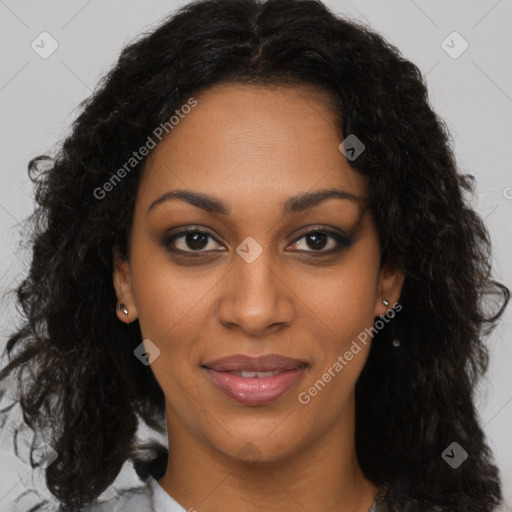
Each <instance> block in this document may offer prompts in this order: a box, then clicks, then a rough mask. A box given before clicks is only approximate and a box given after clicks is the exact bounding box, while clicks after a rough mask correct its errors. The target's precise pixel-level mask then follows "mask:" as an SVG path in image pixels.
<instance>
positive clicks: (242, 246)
mask: <svg viewBox="0 0 512 512" xmlns="http://www.w3.org/2000/svg"><path fill="white" fill-rule="evenodd" d="M195 99H196V100H197V101H198V104H197V106H195V107H194V108H192V109H191V112H190V113H189V114H187V115H183V118H180V122H179V124H177V125H176V126H175V127H174V129H173V130H172V131H171V132H170V133H169V134H168V135H167V136H166V137H165V138H163V139H162V141H161V142H160V143H159V144H158V146H157V147H156V148H155V149H154V150H153V152H152V153H151V155H150V156H149V159H148V162H147V168H146V171H145V174H144V176H143V178H142V181H141V184H140V188H139V191H138V195H137V198H136V206H135V212H134V220H133V226H132V233H131V240H130V259H129V263H128V262H122V261H120V260H117V259H116V269H115V271H114V283H115V287H116V292H117V296H118V299H119V300H120V301H121V302H123V303H125V304H126V305H127V307H128V310H129V317H128V321H130V322H131V321H133V320H135V319H136V318H138V320H139V322H140V327H141V330H142V334H143V337H144V339H149V340H151V342H152V343H153V344H154V345H156V346H157V347H158V349H159V350H160V354H159V356H158V357H157V358H156V359H155V360H154V362H152V365H151V366H152V370H153V372H154V374H155V376H156V378H157V380H158V382H159V384H160V386H161V387H162V389H163V391H164V393H165V397H166V409H167V410H166V414H167V422H168V429H169V433H170V437H171V439H174V438H176V439H180V440H181V441H182V442H184V443H187V442H188V443H195V444H196V445H201V446H203V447H204V448H205V449H214V450H215V451H216V453H219V452H221V453H223V454H224V455H227V456H229V457H233V458H239V459H244V458H245V457H247V456H249V457H251V456H252V457H253V458H258V459H260V460H261V461H265V460H266V461H272V460H279V459H282V458H285V457H288V456H291V455H293V454H294V453H299V452H300V451H301V450H303V449H305V448H306V447H310V446H312V445H313V444H314V443H315V442H317V441H320V440H322V439H327V438H329V436H330V435H331V434H332V435H333V436H335V435H338V436H339V433H340V432H343V431H344V432H346V433H349V434H350V433H351V432H352V429H353V423H354V386H355V383H356V380H357V378H358V376H359V374H360V372H361V370H362V368H363V366H364V363H365V360H366V357H367V355H368V351H369V348H370V342H371V340H370V338H368V340H367V343H366V344H364V343H362V342H361V341H360V340H361V339H362V338H361V336H360V337H359V339H358V335H360V334H361V333H363V332H364V330H365V328H369V327H371V326H373V322H374V317H375V316H377V315H382V314H384V313H385V312H386V311H387V309H389V308H386V307H385V306H384V305H383V304H382V299H383V298H384V299H387V300H389V302H390V304H393V303H394V302H395V301H396V300H398V298H399V295H400V289H401V285H402V276H401V274H399V273H398V272H397V271H396V270H395V269H393V268H392V267H390V266H388V265H386V266H384V267H383V269H382V270H381V271H380V269H379V263H380V252H379V250H380V249H379V243H378V237H377V233H376V230H375V226H374V223H373V221H372V216H371V210H369V209H365V206H366V205H367V203H366V201H365V198H366V197H367V194H368V189H367V184H366V183H365V180H364V178H363V177H362V176H361V175H360V174H359V173H357V172H355V171H354V170H352V169H351V167H350V166H349V165H348V162H347V160H346V158H345V156H344V155H343V154H342V152H341V151H340V149H339V145H340V143H341V142H342V140H343V136H342V134H341V133H340V131H339V129H338V124H337V119H336V118H335V116H334V114H333V113H332V111H331V109H330V108H329V106H328V103H327V98H326V97H325V96H322V95H321V93H318V92H317V93H316V94H315V93H314V91H312V90H311V89H309V88H307V87H279V88H268V87H257V86H248V85H219V86H215V87H213V88H210V89H209V90H207V91H206V92H203V93H201V94H199V95H197V96H196V98H195ZM187 110H188V109H187ZM357 135H358V136H359V138H361V139H362V140H363V142H364V134H357ZM326 190H336V191H339V194H338V196H337V197H335V196H334V194H332V195H331V197H328V198H324V199H323V200H321V199H322V198H321V196H317V194H318V193H319V192H323V191H326ZM175 191H184V192H186V193H187V194H188V197H189V200H188V201H187V200H186V197H187V196H184V195H182V196H181V198H176V197H174V198H172V197H171V196H170V195H167V197H166V194H169V193H170V192H175ZM194 194H201V196H200V198H198V197H199V196H198V197H196V196H194ZM184 229H193V230H197V231H199V233H197V232H196V233H194V232H191V233H188V234H187V233H183V230H184ZM180 233H181V234H180ZM177 235H179V236H177ZM119 315H120V318H124V315H122V313H121V312H119ZM354 340H355V341H356V345H354ZM148 346H149V347H151V345H148ZM356 346H357V347H359V350H357V348H356ZM150 352H151V348H150ZM347 353H351V354H352V357H350V355H348V354H347ZM263 355H270V357H269V358H267V360H266V361H263V362H262V361H259V360H254V359H253V358H257V357H258V356H263ZM228 356H236V357H234V358H233V359H231V360H230V361H228V362H222V361H221V362H219V363H218V364H216V363H215V362H214V361H215V360H218V359H220V358H225V357H228ZM239 356H245V357H239ZM276 356H283V358H281V357H276ZM286 358H288V359H286ZM340 358H341V359H340ZM342 361H343V363H342ZM336 363H337V364H336ZM141 364H142V363H141ZM340 366H341V368H340ZM255 370H260V371H268V372H272V373H271V374H270V373H269V374H263V375H262V374H257V375H255V376H254V374H253V373H245V372H251V371H255ZM242 371H244V373H243V374H242V373H241V372H242ZM275 372H277V373H275ZM326 373H327V374H328V376H327V377H325V374H326ZM329 375H330V378H329ZM319 379H320V380H322V382H323V384H322V383H318V382H317V381H319ZM315 382H316V387H315ZM311 389H313V390H312V391H311ZM315 390H316V392H315Z"/></svg>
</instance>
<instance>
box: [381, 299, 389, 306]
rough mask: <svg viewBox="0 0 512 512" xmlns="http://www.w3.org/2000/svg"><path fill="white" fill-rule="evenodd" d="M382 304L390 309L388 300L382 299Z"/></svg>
mask: <svg viewBox="0 0 512 512" xmlns="http://www.w3.org/2000/svg"><path fill="white" fill-rule="evenodd" d="M382 304H384V306H386V307H388V306H389V301H388V300H386V299H382Z"/></svg>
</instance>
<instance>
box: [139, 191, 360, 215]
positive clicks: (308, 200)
mask: <svg viewBox="0 0 512 512" xmlns="http://www.w3.org/2000/svg"><path fill="white" fill-rule="evenodd" d="M327 199H344V200H349V201H357V202H360V201H362V200H363V198H361V197H358V196H355V195H354V194H351V193H349V192H346V191H344V190H341V189H327V190H318V191H315V192H304V193H302V194H299V195H296V196H292V197H290V198H288V199H287V200H286V202H285V203H284V205H283V216H284V215H289V214H292V213H297V212H301V211H303V210H307V209H309V208H312V207H314V206H316V205H318V204H320V203H321V202H323V201H325V200H327ZM172 200H181V201H185V202H187V203H189V204H191V205H192V206H195V207H196V208H201V209H202V210H205V211H207V212H210V213H217V214H220V215H230V213H231V210H230V208H229V207H228V206H227V205H226V204H225V203H223V202H222V201H221V200H220V199H218V198H216V197H213V196H209V195H206V194H201V193H199V192H191V191H190V190H172V191H170V192H166V193H165V194H164V195H163V196H161V197H159V198H158V199H156V200H155V201H153V202H152V203H151V206H150V207H149V208H148V211H147V213H149V212H150V211H151V210H153V209H154V208H155V207H156V206H158V205H160V204H162V203H165V202H168V201H172Z"/></svg>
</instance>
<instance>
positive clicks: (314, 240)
mask: <svg viewBox="0 0 512 512" xmlns="http://www.w3.org/2000/svg"><path fill="white" fill-rule="evenodd" d="M301 241H303V243H302V248H300V247H299V248H298V250H299V251H304V252H313V253H321V254H331V253H335V252H338V251H339V250H341V249H342V248H346V247H350V245H352V240H351V239H350V238H348V237H347V236H344V235H342V234H340V233H337V232H335V231H329V230H325V229H316V230H312V231H308V232H307V233H304V234H303V235H302V236H301V237H300V238H298V239H297V240H296V241H295V242H294V243H293V244H292V246H290V247H293V246H295V248H296V249H297V246H300V242H301ZM304 247H310V248H312V250H308V249H307V248H304ZM326 247H327V249H325V248H326Z"/></svg>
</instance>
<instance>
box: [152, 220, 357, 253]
mask: <svg viewBox="0 0 512 512" xmlns="http://www.w3.org/2000/svg"><path fill="white" fill-rule="evenodd" d="M190 233H199V234H202V235H206V236H208V237H209V238H211V239H213V240H214V241H215V242H216V243H218V244H220V242H219V241H218V240H217V239H216V238H215V237H214V236H213V235H211V234H210V233H209V232H208V231H204V230H203V229H199V228H193V227H192V228H186V229H183V230H181V231H179V232H177V233H174V234H172V235H171V236H167V237H165V238H164V239H163V240H162V243H163V245H164V246H165V248H166V249H167V250H168V251H170V252H172V253H177V254H179V255H183V256H185V257H191V258H197V257H201V256H205V255H207V254H208V253H209V251H204V250H200V251H184V250H183V249H176V248H174V247H172V244H173V243H174V242H175V241H176V240H178V239H179V238H183V237H184V236H186V235H188V234H190ZM312 234H323V235H327V236H328V237H329V238H332V239H333V240H334V241H335V242H336V244H337V247H335V248H334V249H330V250H327V251H324V250H320V251H315V250H299V251H298V252H306V253H312V254H314V255H318V256H324V255H328V254H334V253H338V252H339V251H341V250H342V249H346V248H348V247H350V246H351V245H352V240H351V239H350V238H348V237H347V236H343V235H341V234H340V233H337V232H335V231H330V230H328V229H320V228H317V229H312V230H311V231H307V232H306V233H303V234H302V235H301V236H300V237H299V238H296V239H295V240H294V241H293V242H292V243H291V244H290V245H294V244H296V243H297V242H299V241H300V240H302V239H303V238H306V237H307V236H309V235H312ZM314 257H316V256H314Z"/></svg>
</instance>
